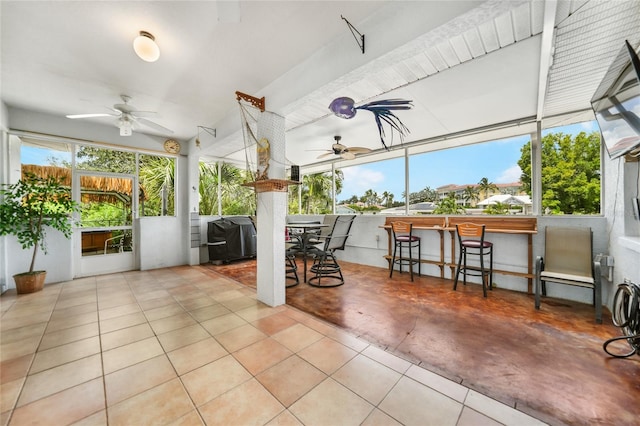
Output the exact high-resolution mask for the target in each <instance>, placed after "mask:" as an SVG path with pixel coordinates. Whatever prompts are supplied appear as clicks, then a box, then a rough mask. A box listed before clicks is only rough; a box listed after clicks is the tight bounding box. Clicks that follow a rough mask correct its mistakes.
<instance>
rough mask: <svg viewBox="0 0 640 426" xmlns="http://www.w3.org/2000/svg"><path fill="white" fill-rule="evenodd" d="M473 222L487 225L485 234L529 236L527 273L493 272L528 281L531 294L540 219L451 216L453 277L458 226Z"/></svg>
mask: <svg viewBox="0 0 640 426" xmlns="http://www.w3.org/2000/svg"><path fill="white" fill-rule="evenodd" d="M465 222H471V223H476V224H479V225H485V232H487V233H498V234H522V235H526V236H527V254H528V255H527V257H528V259H527V272H526V273H525V272H516V271H505V270H500V269H494V270H493V272H494V273H497V274H503V275H513V276H518V277H522V278H526V279H527V291H528V293H529V294H531V293H532V290H533V279H534V271H533V235H534V234H536V233H537V232H538V219H537V218H535V217H526V216H524V217H523V216H513V217H511V216H506V217H504V216H449V217H448V220H447V231H449V234H450V235H451V263H450V264H449V268H450V269H451V276H452V277H453V276H454V274H455V269H456V266H457V263H456V253H455V250H456V244H455V237H456V225H459V224H461V223H465Z"/></svg>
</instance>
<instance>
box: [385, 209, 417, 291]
mask: <svg viewBox="0 0 640 426" xmlns="http://www.w3.org/2000/svg"><path fill="white" fill-rule="evenodd" d="M391 231H392V232H393V241H394V247H393V256H392V258H391V263H390V265H389V269H390V270H391V271H390V272H389V278H391V277H393V265H395V264H396V263H397V264H398V265H399V270H400V272H402V265H407V266H409V271H410V272H411V281H413V265H415V264H418V275H420V258H421V252H420V237H416V236H415V235H413V224H412V223H407V222H400V221H394V222H391ZM416 247H417V248H418V258H417V259H414V258H413V249H414V248H416ZM403 248H404V249H406V250H408V251H409V258H408V259H407V258H403V257H402V249H403ZM398 249H400V253H399V256H396V253H397V252H398Z"/></svg>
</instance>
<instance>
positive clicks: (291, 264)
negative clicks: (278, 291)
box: [284, 243, 300, 288]
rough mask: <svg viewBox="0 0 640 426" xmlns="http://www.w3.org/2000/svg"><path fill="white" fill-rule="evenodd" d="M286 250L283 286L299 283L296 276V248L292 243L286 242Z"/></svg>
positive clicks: (292, 285) (287, 286)
mask: <svg viewBox="0 0 640 426" xmlns="http://www.w3.org/2000/svg"><path fill="white" fill-rule="evenodd" d="M286 244H287V246H288V247H287V251H286V252H285V254H284V256H285V287H286V288H289V287H294V286H297V285H298V284H299V283H300V279H299V278H298V265H297V264H296V254H297V253H298V250H297V248H296V246H295V245H294V244H291V243H286Z"/></svg>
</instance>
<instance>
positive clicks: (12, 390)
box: [0, 377, 25, 413]
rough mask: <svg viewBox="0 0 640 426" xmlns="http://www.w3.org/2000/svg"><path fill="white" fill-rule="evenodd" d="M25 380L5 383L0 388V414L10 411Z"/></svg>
mask: <svg viewBox="0 0 640 426" xmlns="http://www.w3.org/2000/svg"><path fill="white" fill-rule="evenodd" d="M24 381H25V378H24V377H22V378H20V379H16V380H14V381H12V382H5V383H3V384H2V386H0V413H4V412H5V411H7V410H12V409H13V407H14V406H15V405H16V402H17V401H18V395H20V390H21V389H22V385H23V384H24Z"/></svg>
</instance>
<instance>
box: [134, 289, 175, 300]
mask: <svg viewBox="0 0 640 426" xmlns="http://www.w3.org/2000/svg"><path fill="white" fill-rule="evenodd" d="M147 290H149V291H143V292H135V295H136V299H137V300H138V302H144V301H148V300H153V299H162V298H165V297H168V296H171V294H170V293H169V292H168V291H167V290H165V289H163V288H153V289H147Z"/></svg>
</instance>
